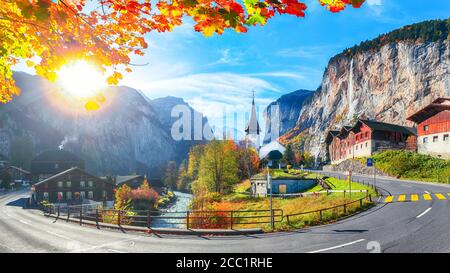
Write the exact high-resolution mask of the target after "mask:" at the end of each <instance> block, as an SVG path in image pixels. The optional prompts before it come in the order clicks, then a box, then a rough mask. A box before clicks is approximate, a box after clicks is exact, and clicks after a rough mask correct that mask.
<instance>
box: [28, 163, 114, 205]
mask: <svg viewBox="0 0 450 273" xmlns="http://www.w3.org/2000/svg"><path fill="white" fill-rule="evenodd" d="M114 187H115V185H114V183H112V182H109V181H106V180H103V179H101V178H99V177H96V176H94V175H92V174H89V173H87V172H86V171H84V170H82V169H80V168H78V167H73V168H70V169H68V170H65V171H63V172H61V173H58V174H56V175H54V176H51V177H49V178H47V179H44V180H42V181H40V182H38V183H36V184H35V185H34V186H33V189H34V193H33V199H34V200H35V201H37V202H41V201H43V200H47V201H48V202H50V203H66V204H76V203H81V202H83V200H85V199H87V200H92V201H103V202H105V201H111V200H114Z"/></svg>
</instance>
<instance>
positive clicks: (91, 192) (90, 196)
mask: <svg viewBox="0 0 450 273" xmlns="http://www.w3.org/2000/svg"><path fill="white" fill-rule="evenodd" d="M88 199H94V192H93V191H89V192H88Z"/></svg>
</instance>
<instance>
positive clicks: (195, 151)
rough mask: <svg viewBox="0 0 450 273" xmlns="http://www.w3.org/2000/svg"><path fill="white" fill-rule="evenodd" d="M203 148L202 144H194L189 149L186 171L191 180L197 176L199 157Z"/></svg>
mask: <svg viewBox="0 0 450 273" xmlns="http://www.w3.org/2000/svg"><path fill="white" fill-rule="evenodd" d="M203 150H204V146H203V145H196V146H194V147H192V148H191V150H190V151H189V158H188V166H187V168H188V169H187V173H188V175H189V176H190V177H191V179H192V181H194V180H197V178H198V172H199V168H200V159H201V157H202V155H203Z"/></svg>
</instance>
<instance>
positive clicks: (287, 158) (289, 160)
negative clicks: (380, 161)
mask: <svg viewBox="0 0 450 273" xmlns="http://www.w3.org/2000/svg"><path fill="white" fill-rule="evenodd" d="M282 160H283V162H285V163H286V164H288V165H291V166H292V165H294V163H295V152H294V148H293V147H292V144H291V143H288V144H287V145H286V150H285V151H284V154H283V159H282Z"/></svg>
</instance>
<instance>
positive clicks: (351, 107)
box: [347, 58, 355, 120]
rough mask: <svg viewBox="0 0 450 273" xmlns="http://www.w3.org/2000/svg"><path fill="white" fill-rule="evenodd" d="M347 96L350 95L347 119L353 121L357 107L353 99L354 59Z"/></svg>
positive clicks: (351, 64)
mask: <svg viewBox="0 0 450 273" xmlns="http://www.w3.org/2000/svg"><path fill="white" fill-rule="evenodd" d="M347 94H348V106H349V111H348V115H347V119H349V120H352V119H353V115H354V114H355V105H354V103H353V97H354V90H353V58H352V61H351V62H350V73H349V78H348V90H347Z"/></svg>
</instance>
